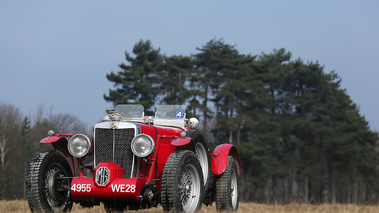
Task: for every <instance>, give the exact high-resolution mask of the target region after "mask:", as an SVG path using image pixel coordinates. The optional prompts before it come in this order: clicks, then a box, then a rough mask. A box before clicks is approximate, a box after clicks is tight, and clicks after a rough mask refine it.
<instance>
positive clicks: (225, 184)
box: [216, 156, 239, 211]
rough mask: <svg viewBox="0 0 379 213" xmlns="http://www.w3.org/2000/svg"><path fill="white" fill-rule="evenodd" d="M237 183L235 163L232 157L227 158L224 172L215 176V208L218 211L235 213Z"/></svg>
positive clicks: (236, 207)
mask: <svg viewBox="0 0 379 213" xmlns="http://www.w3.org/2000/svg"><path fill="white" fill-rule="evenodd" d="M238 181H239V180H238V171H237V163H236V161H235V160H234V158H233V157H232V156H229V157H228V164H227V166H226V170H225V172H224V173H222V174H221V175H217V176H216V208H217V210H218V211H237V209H238V203H239V196H238Z"/></svg>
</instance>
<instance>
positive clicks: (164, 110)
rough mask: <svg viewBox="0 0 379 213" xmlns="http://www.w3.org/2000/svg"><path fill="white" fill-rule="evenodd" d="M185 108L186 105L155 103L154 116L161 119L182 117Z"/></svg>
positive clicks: (184, 113) (183, 116)
mask: <svg viewBox="0 0 379 213" xmlns="http://www.w3.org/2000/svg"><path fill="white" fill-rule="evenodd" d="M186 108H187V106H186V105H157V108H156V111H155V117H156V118H163V119H184V118H185V115H186Z"/></svg>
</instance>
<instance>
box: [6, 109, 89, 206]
mask: <svg viewBox="0 0 379 213" xmlns="http://www.w3.org/2000/svg"><path fill="white" fill-rule="evenodd" d="M50 129H52V130H54V131H55V132H56V133H60V132H62V133H77V132H78V133H86V134H91V133H90V132H89V130H88V125H87V124H86V123H84V122H82V121H80V120H79V119H78V118H76V117H75V116H73V115H70V114H65V113H58V114H54V113H52V112H51V111H50V112H49V111H46V110H44V109H43V108H42V107H40V108H39V109H38V110H37V111H36V112H35V114H34V115H33V116H32V118H31V117H28V116H24V115H23V114H22V112H21V111H20V110H19V108H17V107H16V106H14V105H12V104H5V103H1V102H0V200H8V199H26V194H25V193H26V191H25V176H26V172H27V169H28V166H29V162H30V160H31V159H32V157H33V155H34V154H36V153H37V152H39V151H41V150H44V149H51V148H52V146H51V145H50V144H40V140H41V139H42V138H44V137H47V132H48V130H50Z"/></svg>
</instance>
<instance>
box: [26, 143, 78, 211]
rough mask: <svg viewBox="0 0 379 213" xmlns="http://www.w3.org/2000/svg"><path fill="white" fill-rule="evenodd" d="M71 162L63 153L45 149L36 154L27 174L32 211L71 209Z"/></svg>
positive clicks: (27, 191)
mask: <svg viewBox="0 0 379 213" xmlns="http://www.w3.org/2000/svg"><path fill="white" fill-rule="evenodd" d="M71 177H72V172H71V167H70V164H69V163H68V162H67V160H66V158H65V157H64V156H63V154H62V153H60V152H59V151H56V150H44V151H41V152H39V153H37V154H36V155H34V157H33V159H32V161H31V162H30V164H29V168H28V173H27V175H26V197H27V199H28V203H29V207H30V210H31V211H32V212H54V211H70V210H71V208H72V201H71V196H70V183H71V181H70V179H69V178H71Z"/></svg>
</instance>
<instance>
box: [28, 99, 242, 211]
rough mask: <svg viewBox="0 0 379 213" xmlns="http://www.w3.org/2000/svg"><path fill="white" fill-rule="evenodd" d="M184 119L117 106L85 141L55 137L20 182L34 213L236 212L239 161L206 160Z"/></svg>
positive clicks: (230, 154)
mask: <svg viewBox="0 0 379 213" xmlns="http://www.w3.org/2000/svg"><path fill="white" fill-rule="evenodd" d="M198 124H199V121H198V120H197V119H196V118H190V119H186V107H185V106H184V105H158V106H157V107H156V112H155V116H144V107H143V106H142V105H125V104H124V105H117V106H116V107H115V110H114V111H112V112H110V114H108V115H107V116H105V117H104V119H103V121H102V122H99V123H97V124H96V125H95V126H94V136H93V140H91V139H90V138H89V137H88V136H86V135H84V134H55V133H54V132H53V131H51V130H50V131H49V133H48V134H49V136H48V137H46V138H44V139H42V140H41V143H45V144H46V143H51V144H52V145H53V147H54V149H50V150H44V151H41V152H39V153H37V154H36V155H35V156H34V157H33V159H32V160H31V162H30V164H29V169H28V172H27V176H26V188H27V199H28V203H29V207H30V209H31V211H32V212H52V211H70V210H71V208H72V205H73V202H75V203H79V204H81V205H82V206H84V207H92V206H94V205H100V203H103V204H104V207H105V209H106V211H108V212H111V211H124V210H127V209H133V210H137V209H146V208H150V207H154V206H157V205H158V204H161V205H162V207H163V209H164V210H165V211H172V212H183V211H184V212H195V211H197V210H199V209H200V208H201V205H202V203H204V204H206V205H210V204H212V203H213V202H216V208H217V210H237V208H238V201H239V200H238V177H239V175H240V174H241V162H240V158H239V153H238V151H237V149H236V147H234V146H233V145H231V144H221V145H219V146H217V147H216V148H215V150H214V151H213V153H210V151H209V149H208V146H207V144H206V142H205V140H204V137H203V136H202V135H201V134H200V132H199V131H197V130H195V129H196V128H197V126H198Z"/></svg>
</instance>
